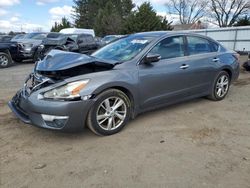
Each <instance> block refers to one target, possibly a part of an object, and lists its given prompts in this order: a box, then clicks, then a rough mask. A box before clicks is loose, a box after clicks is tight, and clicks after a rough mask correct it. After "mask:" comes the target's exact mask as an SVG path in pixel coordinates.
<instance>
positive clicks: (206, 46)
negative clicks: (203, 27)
mask: <svg viewBox="0 0 250 188" xmlns="http://www.w3.org/2000/svg"><path fill="white" fill-rule="evenodd" d="M187 42H188V51H189V55H196V54H203V53H210V52H215V51H218V45H217V44H215V43H213V42H210V41H209V40H206V39H203V38H200V37H190V36H188V37H187Z"/></svg>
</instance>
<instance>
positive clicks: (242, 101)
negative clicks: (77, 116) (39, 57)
mask: <svg viewBox="0 0 250 188" xmlns="http://www.w3.org/2000/svg"><path fill="white" fill-rule="evenodd" d="M32 68H33V64H20V65H16V66H13V67H10V68H8V69H2V70H0V187H1V188H4V187H11V188H12V187H13V188H19V187H20V188H27V187H34V188H39V187H48V188H50V187H55V188H58V187H60V188H64V187H65V188H68V187H74V188H75V187H84V188H85V187H108V188H111V187H115V188H118V187H133V188H134V187H143V188H147V187H148V188H151V187H164V188H165V187H170V188H175V187H177V188H196V187H197V188H201V187H208V188H213V187H225V188H229V187H232V188H245V187H250V98H249V97H250V73H247V72H244V71H243V70H242V71H241V74H240V78H239V80H238V81H236V82H235V83H234V84H233V85H232V86H231V88H230V92H229V94H228V96H227V97H226V98H225V100H223V101H220V102H212V101H209V100H207V99H204V98H201V99H196V100H192V101H189V102H185V103H181V104H177V105H173V106H169V107H166V108H162V109H159V110H156V111H152V112H147V113H144V114H142V115H140V116H138V117H137V118H136V119H135V120H133V121H131V122H130V123H129V124H128V125H127V126H126V127H125V128H124V129H123V131H122V132H120V133H118V134H116V135H113V136H109V137H98V136H96V135H94V134H92V133H91V132H90V131H89V130H88V129H86V131H84V132H82V133H77V134H69V133H68V134H67V133H60V132H53V131H49V130H44V129H39V128H36V127H32V126H29V125H25V124H23V123H22V122H20V121H19V120H18V119H17V118H15V117H14V116H13V115H12V113H11V112H10V110H9V109H8V107H7V104H6V103H7V101H8V100H10V99H11V97H12V96H13V95H14V94H15V92H16V91H17V90H18V89H19V88H20V87H21V86H22V84H23V80H24V78H25V76H26V75H27V74H28V73H29V72H30V71H31V70H32Z"/></svg>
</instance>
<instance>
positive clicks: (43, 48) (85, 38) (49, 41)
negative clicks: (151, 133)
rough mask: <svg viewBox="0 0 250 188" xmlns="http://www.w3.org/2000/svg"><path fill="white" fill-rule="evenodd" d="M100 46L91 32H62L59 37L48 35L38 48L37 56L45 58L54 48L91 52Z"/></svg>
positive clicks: (58, 34)
mask: <svg viewBox="0 0 250 188" xmlns="http://www.w3.org/2000/svg"><path fill="white" fill-rule="evenodd" d="M99 47H100V45H99V43H97V42H96V41H95V39H94V37H93V36H92V35H90V34H62V33H57V37H54V38H51V37H47V38H46V39H44V40H43V42H42V44H41V45H40V46H39V48H38V50H37V53H38V55H37V58H38V59H43V58H44V57H45V56H46V55H47V54H48V53H49V52H50V51H51V50H52V49H56V50H63V51H69V52H78V53H82V54H91V53H92V52H94V51H95V50H97V49H98V48H99Z"/></svg>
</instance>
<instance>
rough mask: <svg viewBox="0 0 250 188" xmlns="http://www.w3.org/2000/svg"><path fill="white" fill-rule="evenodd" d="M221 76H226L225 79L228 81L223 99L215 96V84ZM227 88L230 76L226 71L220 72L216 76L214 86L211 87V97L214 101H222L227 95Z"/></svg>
mask: <svg viewBox="0 0 250 188" xmlns="http://www.w3.org/2000/svg"><path fill="white" fill-rule="evenodd" d="M223 75H225V76H227V79H228V82H229V83H228V89H227V92H226V94H225V95H224V96H223V97H219V96H218V95H217V93H216V84H217V82H218V80H219V79H220V77H221V76H223ZM229 88H230V76H229V74H228V73H227V72H226V71H221V72H220V73H219V74H218V76H217V77H216V79H215V82H214V86H213V97H214V99H215V100H217V101H220V100H222V99H224V98H225V97H226V96H227V94H228V91H229Z"/></svg>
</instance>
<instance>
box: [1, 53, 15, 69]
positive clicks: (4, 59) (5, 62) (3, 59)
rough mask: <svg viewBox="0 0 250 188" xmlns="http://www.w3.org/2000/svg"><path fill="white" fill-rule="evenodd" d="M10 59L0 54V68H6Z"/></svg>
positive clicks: (6, 55) (4, 54) (9, 63)
mask: <svg viewBox="0 0 250 188" xmlns="http://www.w3.org/2000/svg"><path fill="white" fill-rule="evenodd" d="M11 63H12V61H11V57H10V56H9V54H7V53H4V52H0V68H7V67H9V66H10V65H11Z"/></svg>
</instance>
